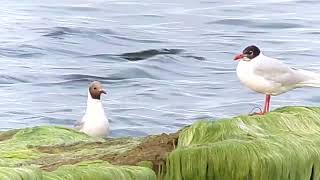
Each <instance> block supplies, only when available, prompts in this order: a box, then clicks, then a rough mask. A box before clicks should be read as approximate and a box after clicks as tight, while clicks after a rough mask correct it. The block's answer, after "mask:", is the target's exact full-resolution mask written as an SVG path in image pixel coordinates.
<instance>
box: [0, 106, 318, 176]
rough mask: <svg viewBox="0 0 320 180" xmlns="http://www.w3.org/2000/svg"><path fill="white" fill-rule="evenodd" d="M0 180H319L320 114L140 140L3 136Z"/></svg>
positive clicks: (279, 113) (203, 125)
mask: <svg viewBox="0 0 320 180" xmlns="http://www.w3.org/2000/svg"><path fill="white" fill-rule="evenodd" d="M178 136H179V140H178ZM177 142H178V144H176V143H177ZM176 146H177V148H176ZM174 149H175V150H174ZM166 160H167V161H166ZM164 165H166V167H164ZM159 171H160V173H159V174H158V172H159ZM164 172H165V173H164ZM156 174H157V175H158V177H156ZM0 179H1V180H2V179H10V180H29V179H32V180H37V179H39V180H42V179H66V180H77V179H93V180H100V179H106V180H108V179H110V180H111V179H112V180H130V179H135V180H144V179H146V180H154V179H159V180H161V179H165V180H205V179H206V180H207V179H208V180H210V179H219V180H220V179H223V180H229V179H230V180H255V179H257V180H269V179H270V180H286V179H288V180H289V179H290V180H291V179H292V180H293V179H296V180H309V179H320V108H306V107H286V108H280V109H277V110H275V111H273V112H271V113H268V114H267V115H265V116H238V117H234V118H230V119H221V120H218V121H198V122H196V123H194V124H193V125H191V126H189V127H185V128H184V129H182V130H181V131H180V132H177V133H174V134H169V135H168V134H161V135H156V136H148V137H143V138H115V139H112V138H111V139H110V138H109V139H98V138H91V137H88V136H87V135H85V134H83V133H79V132H77V131H74V130H72V129H67V128H61V127H54V126H41V127H33V128H26V129H17V130H11V131H7V132H1V133H0Z"/></svg>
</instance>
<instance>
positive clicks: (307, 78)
mask: <svg viewBox="0 0 320 180" xmlns="http://www.w3.org/2000/svg"><path fill="white" fill-rule="evenodd" d="M234 60H238V61H239V63H238V67H237V75H238V78H239V79H240V81H241V83H243V84H244V85H245V86H247V87H248V88H250V89H251V90H253V91H256V92H259V93H263V94H265V95H266V99H265V103H264V108H263V111H262V112H260V113H256V114H265V113H267V112H269V110H270V109H269V107H270V99H271V96H276V95H279V94H282V93H285V92H287V91H289V90H291V89H295V88H300V87H320V75H319V74H317V73H314V72H310V71H305V70H300V69H294V68H291V67H289V66H288V65H286V64H284V63H282V62H280V61H279V60H277V59H273V58H270V57H267V56H265V55H263V53H262V52H261V51H260V49H259V48H258V47H257V46H248V47H246V48H245V49H244V50H243V52H242V53H241V54H238V55H237V56H235V58H234Z"/></svg>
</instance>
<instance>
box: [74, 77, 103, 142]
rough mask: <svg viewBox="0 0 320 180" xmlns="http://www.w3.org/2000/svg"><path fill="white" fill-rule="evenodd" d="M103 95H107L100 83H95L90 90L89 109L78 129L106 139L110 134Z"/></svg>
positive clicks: (78, 124)
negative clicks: (102, 100)
mask: <svg viewBox="0 0 320 180" xmlns="http://www.w3.org/2000/svg"><path fill="white" fill-rule="evenodd" d="M101 94H106V91H105V90H104V89H103V88H102V85H101V83H100V82H98V81H93V82H92V83H91V84H90V86H89V89H88V100H87V109H86V113H85V115H84V116H83V117H82V119H81V121H80V122H78V123H77V124H76V125H75V127H76V129H78V130H80V131H81V132H84V133H86V134H88V135H90V136H93V137H104V136H107V135H108V132H109V121H108V118H107V116H106V115H105V112H104V108H103V104H102V102H101Z"/></svg>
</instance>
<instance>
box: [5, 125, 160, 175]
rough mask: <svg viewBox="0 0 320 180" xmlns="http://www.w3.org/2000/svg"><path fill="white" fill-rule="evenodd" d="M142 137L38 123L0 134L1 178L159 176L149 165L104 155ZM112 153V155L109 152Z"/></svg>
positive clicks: (134, 144)
mask: <svg viewBox="0 0 320 180" xmlns="http://www.w3.org/2000/svg"><path fill="white" fill-rule="evenodd" d="M141 142H142V140H141V139H135V138H120V139H110V140H105V139H96V138H90V137H88V136H87V135H85V134H83V133H79V132H76V131H74V130H71V129H67V128H61V127H47V126H43V127H34V128H26V129H20V130H12V131H7V132H3V133H1V134H0V179H1V180H3V179H8V180H37V179H52V180H54V179H57V180H59V179H61V180H78V179H79V180H80V179H83V180H87V179H88V180H90V179H92V180H104V179H106V180H131V179H132V180H140V179H141V180H155V179H156V175H155V173H154V171H153V170H152V169H150V168H147V167H140V166H128V165H112V164H110V163H108V162H106V161H103V160H101V159H103V158H105V157H114V156H115V155H117V154H122V153H123V152H126V151H128V150H132V149H133V148H135V147H137V146H139V144H141ZM108 155H110V156H108Z"/></svg>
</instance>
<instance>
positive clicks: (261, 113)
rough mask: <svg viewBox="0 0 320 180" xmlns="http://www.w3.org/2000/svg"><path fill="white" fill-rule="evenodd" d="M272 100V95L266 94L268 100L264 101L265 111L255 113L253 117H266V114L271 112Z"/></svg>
mask: <svg viewBox="0 0 320 180" xmlns="http://www.w3.org/2000/svg"><path fill="white" fill-rule="evenodd" d="M270 99H271V95H269V94H266V99H265V101H264V107H263V111H260V112H256V113H253V115H264V114H265V113H267V112H269V110H270Z"/></svg>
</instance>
